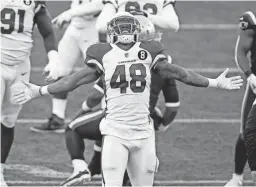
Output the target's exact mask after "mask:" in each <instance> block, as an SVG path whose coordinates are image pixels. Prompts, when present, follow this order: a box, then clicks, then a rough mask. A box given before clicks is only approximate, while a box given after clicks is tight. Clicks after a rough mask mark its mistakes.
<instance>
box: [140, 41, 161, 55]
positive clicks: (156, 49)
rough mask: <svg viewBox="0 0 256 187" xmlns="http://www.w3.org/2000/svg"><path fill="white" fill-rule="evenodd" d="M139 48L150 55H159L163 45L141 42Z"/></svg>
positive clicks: (154, 42)
mask: <svg viewBox="0 0 256 187" xmlns="http://www.w3.org/2000/svg"><path fill="white" fill-rule="evenodd" d="M140 47H141V48H143V49H145V50H147V51H148V52H150V53H160V52H161V51H163V50H164V45H163V44H162V43H161V42H159V41H155V40H150V41H142V42H141V44H140Z"/></svg>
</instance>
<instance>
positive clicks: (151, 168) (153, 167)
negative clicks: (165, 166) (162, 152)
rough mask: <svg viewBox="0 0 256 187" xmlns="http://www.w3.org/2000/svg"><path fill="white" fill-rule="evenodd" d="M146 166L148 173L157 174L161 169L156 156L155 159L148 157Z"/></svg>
mask: <svg viewBox="0 0 256 187" xmlns="http://www.w3.org/2000/svg"><path fill="white" fill-rule="evenodd" d="M146 166H147V172H148V173H156V172H157V171H158V167H159V160H158V158H157V156H156V155H155V156H153V157H150V156H148V157H147V162H146Z"/></svg>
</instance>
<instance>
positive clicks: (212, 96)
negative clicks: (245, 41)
mask: <svg viewBox="0 0 256 187" xmlns="http://www.w3.org/2000/svg"><path fill="white" fill-rule="evenodd" d="M48 5H49V9H50V11H51V13H52V15H53V16H56V15H57V14H58V13H60V12H61V11H63V10H65V9H67V7H68V5H69V3H67V2H65V3H63V2H50V3H48ZM176 7H177V12H178V14H179V16H180V21H181V23H182V27H181V30H180V31H179V32H178V33H168V32H166V33H164V39H163V41H164V44H165V46H166V48H167V49H168V51H169V52H170V54H171V55H172V57H173V59H174V62H175V63H176V64H179V65H181V66H184V67H187V68H195V70H197V71H199V72H200V73H202V74H203V75H205V76H208V77H212V78H214V77H216V76H217V75H218V74H219V73H220V71H221V70H222V69H223V70H224V68H225V67H230V68H232V73H231V74H230V75H234V74H240V73H239V71H238V70H237V69H235V68H236V66H235V63H234V60H233V51H234V46H235V42H236V37H237V33H238V29H237V28H236V25H235V24H237V20H238V18H239V16H240V15H241V13H243V12H244V11H246V10H255V9H256V2H244V1H243V2H177V5H176ZM57 34H58V38H59V39H60V38H61V36H62V34H63V31H60V30H57ZM34 39H35V47H34V49H33V53H32V67H33V71H32V75H31V82H33V83H37V84H46V83H45V82H44V77H43V76H42V75H41V72H42V71H41V70H42V67H43V66H44V65H45V63H46V55H45V53H44V49H43V44H42V40H41V38H40V35H39V34H38V32H37V31H36V32H35V34H34ZM81 65H82V61H81V62H79V63H78V66H81ZM178 87H179V94H180V100H181V107H180V111H179V114H178V116H177V118H176V119H177V120H176V121H175V122H174V123H173V124H172V127H171V128H170V129H169V130H168V131H167V132H165V133H158V135H157V150H158V156H159V159H160V168H159V172H158V174H157V176H156V180H157V181H156V184H158V185H189V186H191V185H192V186H203V185H204V186H209V185H211V186H222V185H223V184H224V183H225V182H226V180H228V179H229V178H230V177H231V174H232V172H233V168H234V166H233V151H234V144H235V141H236V138H237V134H238V132H239V117H240V116H239V115H240V105H241V103H242V97H243V92H244V87H243V88H242V89H241V90H240V91H232V92H229V91H221V90H217V89H203V88H193V87H189V86H186V85H184V84H178ZM90 89H91V86H83V87H81V88H79V89H77V90H75V91H74V92H72V93H71V94H70V96H69V102H68V109H67V117H68V118H71V117H72V116H73V115H74V114H75V113H76V111H77V110H78V109H79V107H80V106H81V103H82V101H83V100H84V99H85V98H86V96H87V95H88V93H89V92H90ZM159 106H160V107H161V109H163V106H164V105H163V100H162V98H161V99H160V101H159ZM50 111H51V105H50V97H42V98H39V99H36V100H34V101H32V102H30V103H28V104H26V105H25V106H24V108H23V110H22V112H21V114H20V118H19V124H18V125H17V128H16V139H15V143H14V146H13V149H12V151H11V153H10V157H9V160H8V161H9V163H10V165H9V166H8V167H7V172H6V175H7V176H6V179H7V180H8V181H9V184H10V185H25V186H27V185H44V186H51V185H55V186H56V185H58V184H60V182H62V181H63V180H64V179H65V178H66V177H68V176H69V174H70V173H71V172H72V168H71V164H70V160H69V156H68V154H67V152H66V150H65V142H64V135H59V134H58V135H56V134H37V133H32V132H30V131H29V127H30V126H33V125H38V124H39V123H40V122H41V121H43V120H44V119H46V118H47V117H48V116H49V115H50ZM86 146H87V147H88V149H87V150H88V152H86V158H87V160H89V159H90V157H91V153H92V151H91V150H92V142H87V143H86ZM245 179H247V180H249V179H250V176H249V172H248V169H246V174H245ZM95 180H96V182H93V183H91V184H93V185H96V184H99V180H97V179H95ZM97 181H98V182H97ZM248 184H250V181H249V183H248Z"/></svg>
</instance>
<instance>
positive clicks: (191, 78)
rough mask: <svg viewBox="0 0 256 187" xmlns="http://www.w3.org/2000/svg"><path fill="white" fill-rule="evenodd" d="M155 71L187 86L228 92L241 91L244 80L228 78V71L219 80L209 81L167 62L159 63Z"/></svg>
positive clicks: (238, 77)
mask: <svg viewBox="0 0 256 187" xmlns="http://www.w3.org/2000/svg"><path fill="white" fill-rule="evenodd" d="M154 70H155V71H156V72H157V73H159V74H160V75H161V76H163V77H164V78H173V79H176V80H179V81H181V82H183V83H185V84H187V85H191V86H195V87H216V88H222V89H227V90H234V89H240V87H241V86H242V85H243V84H242V82H243V80H242V79H241V77H240V76H235V77H230V78H226V75H227V73H228V69H226V70H225V71H224V72H223V73H222V74H221V75H220V76H219V77H218V78H216V79H209V78H206V77H204V76H202V75H199V74H198V73H196V72H194V71H190V70H187V69H185V68H182V67H180V66H177V65H175V64H170V63H166V61H165V60H163V61H160V62H158V64H157V65H155V67H154Z"/></svg>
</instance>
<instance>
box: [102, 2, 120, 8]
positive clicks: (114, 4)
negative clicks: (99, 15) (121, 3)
mask: <svg viewBox="0 0 256 187" xmlns="http://www.w3.org/2000/svg"><path fill="white" fill-rule="evenodd" d="M102 3H103V4H104V5H105V4H107V3H110V4H112V5H113V6H114V7H115V8H116V9H117V8H118V2H117V0H102Z"/></svg>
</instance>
